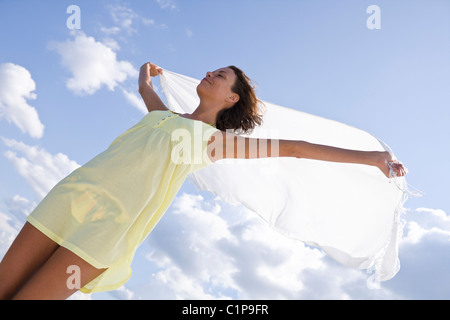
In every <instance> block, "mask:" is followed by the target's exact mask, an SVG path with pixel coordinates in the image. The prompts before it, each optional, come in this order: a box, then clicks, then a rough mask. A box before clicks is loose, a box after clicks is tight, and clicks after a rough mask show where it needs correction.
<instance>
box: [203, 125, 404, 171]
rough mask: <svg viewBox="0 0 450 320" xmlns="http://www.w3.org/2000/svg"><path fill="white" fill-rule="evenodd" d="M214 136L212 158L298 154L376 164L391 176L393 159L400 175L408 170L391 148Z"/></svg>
mask: <svg viewBox="0 0 450 320" xmlns="http://www.w3.org/2000/svg"><path fill="white" fill-rule="evenodd" d="M213 136H214V137H215V138H214V139H215V140H214V142H213V143H211V144H210V145H209V146H208V149H209V150H208V151H209V152H210V154H211V156H212V161H217V160H219V159H223V158H235V159H255V158H268V157H294V158H303V159H312V160H320V161H331V162H342V163H356V164H364V165H370V166H375V167H378V168H379V169H380V170H381V171H382V172H383V173H384V174H385V175H386V176H387V177H389V162H394V164H393V169H394V170H395V171H396V172H397V175H398V176H403V175H405V174H406V169H405V168H404V167H403V165H402V164H401V163H399V162H396V160H395V159H393V158H392V156H391V155H390V154H389V152H387V151H386V152H382V151H360V150H350V149H343V148H337V147H332V146H326V145H320V144H314V143H310V142H306V141H302V140H283V139H259V138H246V137H242V136H238V135H235V134H232V133H228V132H223V131H221V132H220V133H216V134H214V135H213Z"/></svg>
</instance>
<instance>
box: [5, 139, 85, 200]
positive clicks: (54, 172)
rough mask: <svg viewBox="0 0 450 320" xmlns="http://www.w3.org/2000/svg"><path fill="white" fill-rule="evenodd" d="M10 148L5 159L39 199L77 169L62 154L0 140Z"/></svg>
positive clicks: (74, 164) (74, 163)
mask: <svg viewBox="0 0 450 320" xmlns="http://www.w3.org/2000/svg"><path fill="white" fill-rule="evenodd" d="M2 140H3V142H4V144H5V145H6V146H7V147H9V148H10V150H8V151H6V152H5V157H6V158H7V159H8V160H9V161H10V162H11V163H12V164H13V165H14V167H15V168H16V170H17V171H18V172H19V174H20V175H21V176H22V177H23V178H25V180H26V181H27V182H28V184H29V185H30V187H31V188H32V189H33V190H34V191H35V192H36V194H37V195H38V196H39V197H41V198H42V197H44V196H45V195H46V194H47V193H48V192H49V191H50V189H51V188H53V186H54V185H55V184H56V183H58V182H59V181H60V180H61V179H62V178H64V177H65V176H67V175H68V174H69V173H71V172H72V171H73V170H75V169H76V168H78V167H79V164H77V163H76V162H75V161H73V160H70V159H69V157H68V156H67V155H65V154H63V153H57V154H55V155H52V154H50V153H49V152H47V151H46V150H45V149H43V148H40V147H36V146H29V145H27V144H25V143H23V142H18V141H16V140H12V139H6V138H2Z"/></svg>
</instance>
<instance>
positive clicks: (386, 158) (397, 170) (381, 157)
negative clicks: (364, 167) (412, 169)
mask: <svg viewBox="0 0 450 320" xmlns="http://www.w3.org/2000/svg"><path fill="white" fill-rule="evenodd" d="M374 155H375V166H377V167H378V168H379V169H380V170H381V172H383V173H384V175H385V176H386V177H388V178H391V177H403V176H404V175H406V173H407V172H408V170H407V169H406V168H405V167H404V166H403V164H402V163H401V162H399V161H398V160H397V159H395V158H393V157H392V156H391V154H390V153H389V152H387V151H384V152H376V153H374ZM391 168H392V176H391V175H390V174H391Z"/></svg>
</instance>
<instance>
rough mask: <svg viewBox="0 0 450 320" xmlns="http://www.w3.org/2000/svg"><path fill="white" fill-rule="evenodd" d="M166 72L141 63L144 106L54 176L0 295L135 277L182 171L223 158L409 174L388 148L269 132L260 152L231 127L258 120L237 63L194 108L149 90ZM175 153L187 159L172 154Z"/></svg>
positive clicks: (1, 268)
mask: <svg viewBox="0 0 450 320" xmlns="http://www.w3.org/2000/svg"><path fill="white" fill-rule="evenodd" d="M162 72H163V71H162V69H161V68H160V67H158V66H156V65H155V64H153V63H146V64H144V65H143V66H142V67H141V70H140V75H139V92H140V94H141V96H142V98H143V100H144V102H145V105H146V106H147V109H148V111H149V113H148V114H147V115H146V116H145V117H144V118H143V119H142V120H141V121H140V122H139V123H138V124H137V125H135V126H134V127H132V128H131V129H129V130H128V131H127V132H125V133H124V134H122V135H121V136H119V137H118V138H117V139H116V140H115V141H114V142H113V143H112V144H111V145H110V146H109V148H108V149H107V150H106V151H104V152H103V153H101V154H99V155H98V156H96V157H95V158H94V159H92V160H91V161H89V162H88V163H86V164H85V165H84V166H82V167H80V168H79V169H77V170H75V171H74V172H73V173H71V174H70V175H69V176H67V177H66V178H64V179H63V180H62V181H61V182H59V183H58V184H57V185H56V186H55V187H54V188H53V189H52V190H51V191H50V192H49V194H48V195H47V196H46V197H45V198H44V199H43V200H42V202H41V203H40V204H39V205H38V206H37V207H36V209H35V210H34V211H33V212H32V213H31V214H30V216H29V217H28V218H27V222H26V223H25V225H24V227H23V228H22V230H21V231H20V233H19V234H18V236H17V238H16V239H15V241H14V242H13V244H12V245H11V247H10V248H9V250H8V252H7V253H6V254H5V256H4V257H3V260H2V262H1V264H0V298H1V299H66V298H68V297H69V296H70V295H72V294H73V293H74V292H76V291H77V290H79V289H80V290H81V291H82V292H84V293H91V292H98V291H106V290H113V289H116V288H118V287H120V286H121V285H123V284H124V283H125V282H126V281H127V280H128V278H129V277H130V276H131V268H130V264H131V261H132V259H133V256H134V253H135V250H136V249H137V247H138V246H139V245H140V243H142V241H143V240H144V239H145V238H146V237H147V236H148V234H149V233H150V232H151V230H152V229H153V228H154V226H155V225H156V224H157V222H158V221H159V219H160V218H161V217H162V215H163V214H164V212H165V211H166V210H167V208H168V207H169V206H170V203H171V202H172V200H173V198H174V197H175V195H176V193H177V191H178V190H179V188H180V187H181V185H182V183H183V181H184V179H185V178H186V176H187V174H188V173H190V172H192V171H195V170H198V169H200V168H203V167H205V166H207V165H209V164H211V163H213V162H215V161H217V160H220V159H223V158H245V159H251V158H261V157H272V156H276V157H296V158H307V159H316V160H323V161H333V162H345V163H359V164H366V165H370V166H375V167H377V168H379V169H380V170H381V171H382V172H383V173H384V174H385V175H386V177H389V174H390V170H394V172H395V174H397V176H403V175H405V174H406V171H405V168H404V167H403V166H402V164H400V163H398V162H396V161H395V159H392V157H391V156H390V154H389V153H388V152H378V151H373V152H369V151H358V150H347V149H341V148H335V147H330V146H325V145H318V144H312V143H308V142H306V141H296V140H279V141H277V143H276V144H274V146H277V150H275V149H273V150H272V147H271V146H272V140H270V139H267V140H266V141H262V142H265V143H267V152H266V153H264V154H263V153H262V152H259V151H258V150H257V149H256V150H255V149H253V148H249V145H250V144H249V143H247V142H248V141H246V140H248V139H251V138H244V137H242V136H239V135H236V134H234V133H231V132H230V130H231V131H233V130H234V131H235V132H236V131H241V132H247V131H249V130H252V129H253V128H254V127H255V126H257V125H260V124H261V120H262V117H261V115H260V114H258V112H257V110H258V108H257V103H258V99H257V98H256V95H255V92H254V90H253V87H252V85H251V82H250V81H249V79H248V78H247V76H246V75H245V74H244V73H243V72H242V71H241V70H240V69H238V68H236V67H234V66H230V67H226V68H220V69H218V70H215V71H214V72H207V74H206V77H205V78H204V79H203V80H202V81H201V83H200V84H199V85H198V87H197V94H198V96H199V98H200V104H199V106H198V107H197V108H196V109H195V111H194V112H193V113H192V114H177V113H175V112H172V111H170V110H169V109H168V108H167V107H166V106H165V105H164V103H163V102H162V101H161V100H160V98H159V97H158V95H157V94H156V93H155V92H154V91H153V86H152V81H151V77H156V76H158V75H160V74H161V73H162ZM199 129H200V130H199ZM180 130H182V132H187V133H189V135H187V136H186V135H185V136H184V137H188V138H186V139H187V140H188V141H187V142H188V143H189V144H190V145H191V146H192V145H194V144H198V142H199V141H200V144H201V150H200V151H201V157H200V158H195V159H197V160H198V159H200V161H197V160H196V161H194V158H192V151H193V150H194V149H195V148H191V147H186V148H184V147H181V148H180V144H177V143H175V142H174V139H173V137H174V135H175V134H176V133H180ZM257 140H264V139H257ZM242 142H244V143H245V144H242ZM184 143H186V141H184ZM239 145H241V146H242V145H244V146H245V148H244V149H243V150H241V149H239V148H237V147H235V146H239ZM177 148H178V149H177ZM175 150H176V152H175ZM194 153H195V152H194ZM180 154H183V157H186V156H187V159H188V160H191V161H183V162H179V161H178V162H177V161H174V159H176V158H177V156H179V155H180ZM75 276H78V278H74V277H75ZM74 279H75V280H76V281H74Z"/></svg>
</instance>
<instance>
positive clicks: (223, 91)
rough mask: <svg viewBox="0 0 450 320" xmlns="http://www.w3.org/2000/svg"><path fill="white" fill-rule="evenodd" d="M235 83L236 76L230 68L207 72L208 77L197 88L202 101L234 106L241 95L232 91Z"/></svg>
mask: <svg viewBox="0 0 450 320" xmlns="http://www.w3.org/2000/svg"><path fill="white" fill-rule="evenodd" d="M235 81H236V75H235V73H234V71H233V70H232V69H230V68H221V69H217V70H216V71H213V72H207V73H206V77H205V78H203V79H202V81H201V82H200V84H199V85H198V86H197V93H198V95H199V97H200V99H206V100H208V101H214V102H217V103H220V102H223V104H224V105H225V106H227V105H231V106H232V105H234V104H235V103H236V102H237V101H238V100H239V95H237V94H236V93H234V92H233V91H231V88H232V87H233V85H234V83H235Z"/></svg>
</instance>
